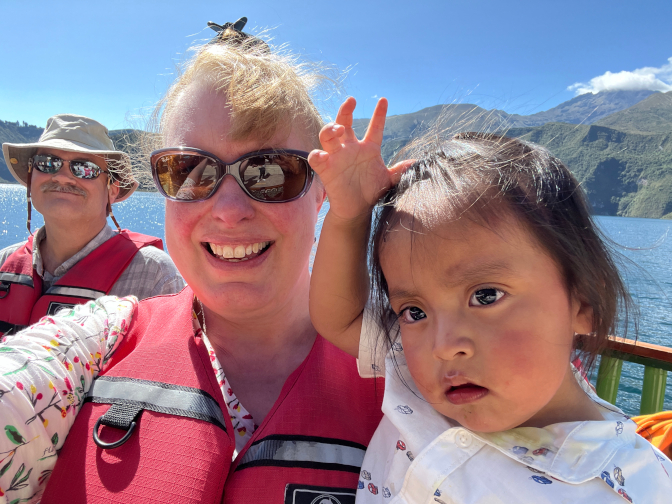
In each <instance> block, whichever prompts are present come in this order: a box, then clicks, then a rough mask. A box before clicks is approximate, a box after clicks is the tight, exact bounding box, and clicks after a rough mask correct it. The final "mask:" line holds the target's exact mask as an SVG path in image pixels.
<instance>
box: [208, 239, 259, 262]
mask: <svg viewBox="0 0 672 504" xmlns="http://www.w3.org/2000/svg"><path fill="white" fill-rule="evenodd" d="M270 243H271V242H268V241H264V242H258V243H251V244H249V245H217V244H215V243H208V246H209V247H210V250H211V251H212V253H213V254H214V255H216V256H217V257H219V258H220V259H229V260H231V261H232V262H238V261H247V260H248V259H251V257H250V256H252V255H256V254H258V253H259V252H263V251H264V249H266V248H268V246H269V244H270Z"/></svg>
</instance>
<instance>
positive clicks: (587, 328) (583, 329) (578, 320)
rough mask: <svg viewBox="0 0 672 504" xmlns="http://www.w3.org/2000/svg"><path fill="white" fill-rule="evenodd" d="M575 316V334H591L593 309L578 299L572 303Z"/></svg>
mask: <svg viewBox="0 0 672 504" xmlns="http://www.w3.org/2000/svg"><path fill="white" fill-rule="evenodd" d="M572 314H573V315H574V332H575V333H576V334H590V333H592V332H593V308H592V306H590V305H589V304H588V303H585V302H583V301H581V300H579V299H577V298H574V299H573V301H572Z"/></svg>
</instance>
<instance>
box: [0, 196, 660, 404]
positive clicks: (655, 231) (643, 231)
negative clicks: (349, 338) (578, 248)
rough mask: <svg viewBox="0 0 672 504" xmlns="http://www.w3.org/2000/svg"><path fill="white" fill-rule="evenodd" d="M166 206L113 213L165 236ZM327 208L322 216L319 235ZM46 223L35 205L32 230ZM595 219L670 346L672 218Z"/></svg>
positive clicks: (5, 236) (622, 397)
mask: <svg viewBox="0 0 672 504" xmlns="http://www.w3.org/2000/svg"><path fill="white" fill-rule="evenodd" d="M25 195H26V192H25V189H24V188H23V187H20V186H18V185H9V184H0V249H2V248H4V247H6V246H8V245H11V244H13V243H17V242H19V241H22V240H25V239H26V238H27V231H26V203H25V201H26V196H25ZM164 208H165V203H164V200H163V198H162V197H161V196H159V195H158V194H157V193H135V194H134V195H133V197H131V198H130V199H128V200H126V201H124V202H122V203H119V204H117V205H115V206H114V214H115V216H116V217H117V220H118V221H119V223H120V224H121V226H122V227H124V228H129V229H132V230H133V231H138V232H141V233H146V234H149V235H153V236H159V237H161V238H164V224H163V220H164V217H163V215H164ZM327 208H328V205H325V208H324V209H323V211H322V213H321V215H320V219H319V222H318V230H317V233H318V234H319V230H320V229H321V226H322V221H323V219H324V214H325V213H326V209H327ZM43 222H44V221H43V219H42V216H41V215H40V214H39V213H37V211H35V210H34V209H33V229H36V228H37V227H39V226H41V225H42V224H43ZM597 222H598V224H599V226H600V227H601V228H602V230H603V231H604V232H605V233H606V235H607V236H609V237H610V238H611V239H612V240H614V241H615V242H617V243H619V244H620V245H623V246H624V247H629V248H620V249H619V251H620V252H621V253H622V254H623V255H624V256H625V257H626V258H627V259H628V260H629V261H631V262H632V263H633V264H634V265H636V266H634V265H633V264H630V265H628V264H625V265H624V267H623V268H622V271H623V273H624V276H625V278H626V281H627V284H628V287H629V289H630V292H631V293H632V295H633V297H634V298H635V301H636V302H637V303H638V304H639V307H640V311H641V316H640V325H639V340H640V341H645V342H648V343H656V344H658V345H665V346H668V347H672V299H671V297H670V296H669V294H668V293H672V236H668V232H669V230H670V227H672V221H666V220H654V219H630V218H624V217H597ZM626 263H627V261H626ZM668 289H669V290H668ZM630 337H632V335H630ZM643 375H644V367H643V366H639V365H636V364H630V363H628V362H625V363H624V364H623V374H622V377H621V385H620V389H619V394H618V400H617V405H618V406H619V407H620V408H622V409H623V410H624V411H626V412H627V413H629V414H631V415H634V414H637V413H638V412H639V401H640V394H641V383H642V377H643ZM664 407H665V409H666V410H672V374H668V378H667V394H666V396H665V406H664Z"/></svg>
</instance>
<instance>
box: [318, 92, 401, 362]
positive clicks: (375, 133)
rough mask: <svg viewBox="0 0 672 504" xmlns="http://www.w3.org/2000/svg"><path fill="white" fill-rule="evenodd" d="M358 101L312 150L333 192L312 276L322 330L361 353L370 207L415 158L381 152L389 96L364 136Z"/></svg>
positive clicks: (347, 105) (350, 103) (344, 347)
mask: <svg viewBox="0 0 672 504" xmlns="http://www.w3.org/2000/svg"><path fill="white" fill-rule="evenodd" d="M355 105H356V102H355V99H354V98H348V99H347V100H346V101H345V103H343V105H341V108H340V109H339V111H338V115H337V116H336V122H335V123H334V124H328V125H326V126H325V127H324V128H322V131H321V132H320V142H321V143H322V147H323V149H324V150H323V151H313V152H312V153H311V154H310V157H309V162H310V165H311V166H312V167H313V169H314V170H315V171H316V172H317V174H318V175H319V176H320V179H321V180H322V183H323V184H324V187H325V189H326V191H327V196H328V197H329V212H328V213H327V216H326V218H325V219H324V224H323V225H322V232H321V234H320V244H319V246H318V249H317V254H316V257H315V263H314V264H313V274H312V278H311V281H310V316H311V319H312V321H313V325H314V326H315V328H316V329H317V330H318V332H319V333H320V334H321V335H322V336H324V337H325V338H326V339H327V340H329V341H331V342H332V343H333V344H335V345H336V346H337V347H339V348H341V349H342V350H344V351H346V352H348V353H349V354H351V355H353V356H355V357H356V356H357V355H358V352H359V337H360V333H361V329H362V313H363V310H364V306H365V305H366V301H367V299H368V293H369V292H368V290H369V273H368V268H367V263H366V251H367V243H368V239H369V227H370V224H371V213H372V211H373V207H374V205H375V204H376V202H377V201H378V200H379V199H380V197H381V196H382V195H383V194H384V193H385V191H386V190H387V189H389V188H390V187H391V186H392V185H393V184H394V183H396V182H397V181H398V179H399V177H400V174H401V172H402V171H403V170H404V169H406V167H407V166H409V165H410V162H404V163H400V164H398V165H396V166H394V167H392V168H390V169H388V168H387V167H386V166H385V163H384V161H383V158H382V156H381V153H380V146H381V143H382V141H383V130H384V128H385V115H386V113H387V100H385V99H384V98H381V99H380V101H379V102H378V104H377V105H376V109H375V111H374V113H373V117H372V118H371V122H370V123H369V127H368V129H367V131H366V135H365V136H364V139H363V140H361V141H360V140H358V139H357V137H356V135H355V132H354V130H353V129H352V121H353V112H354V110H355Z"/></svg>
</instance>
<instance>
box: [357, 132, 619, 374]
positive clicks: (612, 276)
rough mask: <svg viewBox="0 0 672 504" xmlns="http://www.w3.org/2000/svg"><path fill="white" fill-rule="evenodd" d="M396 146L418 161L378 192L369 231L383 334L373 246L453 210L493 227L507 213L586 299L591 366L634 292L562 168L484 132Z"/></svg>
mask: <svg viewBox="0 0 672 504" xmlns="http://www.w3.org/2000/svg"><path fill="white" fill-rule="evenodd" d="M401 156H403V158H405V159H416V160H417V161H416V163H415V164H414V165H413V166H412V167H411V168H410V169H409V170H408V171H406V173H405V174H404V175H403V176H402V178H401V181H400V182H399V183H398V184H397V185H396V186H395V187H394V188H393V189H392V190H390V191H389V192H388V194H387V195H386V196H385V199H384V202H383V204H382V207H381V208H380V209H379V212H377V214H376V218H375V219H374V227H373V239H372V240H371V248H372V250H371V256H370V257H371V261H372V270H373V271H372V292H373V293H374V306H375V307H376V308H377V310H376V311H377V312H378V315H379V316H380V320H381V322H382V327H383V328H384V334H385V335H386V337H387V341H388V342H389V343H390V344H391V343H393V341H392V339H393V337H394V335H392V332H391V331H392V327H393V321H394V320H396V316H395V315H394V314H393V313H392V311H391V309H390V308H389V300H388V299H387V282H386V280H385V276H384V275H383V272H382V269H381V266H380V250H381V247H382V245H383V243H384V242H385V237H386V234H387V233H388V232H389V231H390V230H392V229H393V228H395V227H396V226H398V225H403V226H405V227H407V228H410V230H411V231H422V230H421V229H420V228H424V229H425V230H426V229H427V228H431V226H432V225H433V224H435V223H438V222H445V221H446V220H456V219H459V218H466V219H470V220H473V221H475V222H478V223H481V224H483V225H486V226H488V227H490V228H491V229H493V230H495V228H496V225H506V222H507V220H506V217H513V218H514V219H515V221H517V222H519V223H522V224H523V225H524V226H525V227H526V228H527V230H528V231H529V232H530V233H531V235H532V236H533V237H534V238H535V239H536V241H537V242H538V243H539V245H541V247H542V248H543V249H544V250H545V251H546V253H548V254H549V255H550V257H552V258H553V259H554V261H555V262H556V264H557V265H558V268H559V270H560V272H561V274H562V276H563V278H564V279H565V285H566V288H567V292H568V293H569V294H570V295H572V296H574V297H576V299H578V300H579V301H581V302H583V303H586V304H587V305H588V306H590V307H591V308H592V310H593V334H592V335H591V336H590V337H585V338H582V342H581V353H582V360H583V364H584V366H585V367H586V368H587V369H590V368H591V367H592V365H593V363H594V360H595V358H596V356H597V355H598V353H599V351H600V350H601V349H602V348H603V346H604V345H605V343H606V339H607V337H608V336H609V335H610V334H614V332H615V331H616V329H617V327H618V328H620V329H622V330H623V331H624V330H625V329H626V327H627V325H628V324H627V315H628V312H629V311H631V307H632V300H631V298H630V296H629V294H628V292H627V289H626V287H625V284H624V282H623V280H622V278H621V276H620V274H619V272H618V269H617V267H616V264H615V263H614V260H613V258H612V256H611V253H610V252H609V250H608V249H607V247H606V245H605V243H604V241H603V239H602V238H601V233H600V231H599V230H598V229H597V228H596V226H595V223H594V222H593V219H592V218H591V215H590V208H589V205H588V202H587V198H586V196H585V194H584V192H583V190H582V189H581V187H580V186H579V184H578V182H577V181H576V179H575V178H574V176H573V175H572V174H571V172H570V171H569V169H568V168H567V167H566V166H565V165H564V164H563V163H562V162H561V161H560V160H559V159H557V158H555V157H553V156H552V155H551V154H550V153H549V152H548V151H547V150H546V149H544V148H542V147H539V146H537V145H534V144H532V143H528V142H525V141H522V140H519V139H513V138H507V137H505V136H500V135H495V134H487V133H459V134H457V135H455V136H453V137H452V138H451V139H449V140H441V139H440V138H439V136H437V135H433V136H427V137H424V139H420V140H419V141H416V142H414V144H412V145H411V146H409V147H408V148H407V149H405V150H404V151H402V152H401V153H400V155H399V156H397V157H401ZM402 219H403V223H402ZM619 311H620V312H622V314H623V316H624V319H623V320H622V321H623V322H624V323H623V324H620V325H619V319H618V314H619ZM621 336H625V334H621Z"/></svg>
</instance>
